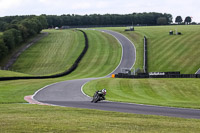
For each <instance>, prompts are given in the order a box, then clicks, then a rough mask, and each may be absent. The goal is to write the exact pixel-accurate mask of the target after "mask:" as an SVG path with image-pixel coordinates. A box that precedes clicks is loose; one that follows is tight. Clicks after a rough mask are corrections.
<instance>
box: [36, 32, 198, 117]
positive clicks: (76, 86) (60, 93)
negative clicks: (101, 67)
mask: <svg viewBox="0 0 200 133" xmlns="http://www.w3.org/2000/svg"><path fill="white" fill-rule="evenodd" d="M101 31H102V32H105V33H108V34H111V35H112V36H114V37H115V38H116V39H117V40H118V41H119V42H120V44H121V45H122V50H123V52H122V55H123V56H122V58H121V62H120V64H119V66H118V67H117V68H116V69H115V70H114V71H113V72H112V73H110V74H109V75H107V76H105V77H103V78H107V77H110V76H111V75H112V74H115V73H118V72H120V71H121V68H131V67H132V66H133V65H134V63H135V60H136V50H135V47H134V45H133V44H132V42H131V41H130V40H128V39H127V38H126V37H125V36H123V35H121V34H120V33H117V32H113V31H108V30H101ZM95 79H99V78H88V79H78V80H68V81H63V82H59V83H55V84H52V85H48V86H46V87H44V88H42V89H40V90H38V91H37V92H36V93H35V94H34V96H33V99H34V100H37V101H39V102H41V103H45V104H51V105H58V106H64V107H75V108H87V109H98V110H105V111H117V112H125V113H135V114H147V115H161V116H170V117H182V118H195V119H200V110H198V109H185V108H171V107H161V106H152V105H142V104H132V103H119V102H110V101H101V102H98V103H91V102H90V101H91V98H90V97H88V96H86V95H85V94H83V92H82V87H83V85H84V84H86V83H87V82H89V81H92V80H95Z"/></svg>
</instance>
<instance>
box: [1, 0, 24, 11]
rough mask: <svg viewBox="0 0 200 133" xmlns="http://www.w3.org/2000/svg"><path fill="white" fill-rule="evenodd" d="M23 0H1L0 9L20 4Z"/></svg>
mask: <svg viewBox="0 0 200 133" xmlns="http://www.w3.org/2000/svg"><path fill="white" fill-rule="evenodd" d="M22 1H23V0H10V1H9V0H0V10H4V9H8V8H12V7H16V6H19V5H20V4H21V3H22Z"/></svg>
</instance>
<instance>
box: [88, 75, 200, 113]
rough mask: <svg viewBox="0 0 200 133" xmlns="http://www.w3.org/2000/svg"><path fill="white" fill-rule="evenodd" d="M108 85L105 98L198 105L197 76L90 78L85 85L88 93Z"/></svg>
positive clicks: (154, 103)
mask: <svg viewBox="0 0 200 133" xmlns="http://www.w3.org/2000/svg"><path fill="white" fill-rule="evenodd" d="M102 88H106V89H107V95H106V98H107V100H110V101H118V102H129V103H139V104H149V105H160V106H170V107H185V108H198V109H200V99H199V97H200V79H113V78H105V79H99V80H95V81H91V82H89V83H87V84H86V85H85V86H84V92H85V93H86V94H88V95H90V96H92V95H93V93H94V92H95V91H96V90H101V89H102Z"/></svg>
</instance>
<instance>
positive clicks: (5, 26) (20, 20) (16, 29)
mask: <svg viewBox="0 0 200 133" xmlns="http://www.w3.org/2000/svg"><path fill="white" fill-rule="evenodd" d="M47 26H48V24H47V20H46V17H45V16H42V15H41V16H8V17H3V18H0V31H2V32H3V34H2V35H0V60H1V59H3V57H5V56H6V55H7V54H8V53H10V52H12V50H13V49H15V48H16V47H17V46H19V45H20V44H22V42H25V41H26V40H27V39H28V38H30V37H32V36H35V35H36V34H38V33H40V32H41V31H42V29H44V28H47Z"/></svg>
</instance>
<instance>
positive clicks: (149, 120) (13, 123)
mask: <svg viewBox="0 0 200 133" xmlns="http://www.w3.org/2000/svg"><path fill="white" fill-rule="evenodd" d="M0 112H1V113H0V131H1V132H10V133H12V132H13V133H17V132H34V133H35V132H59V133H61V132H70V133H71V132H76V133H77V132H81V133H82V132H92V133H93V132H99V133H100V132H101V133H102V132H115V133H122V132H124V133H125V132H134V133H135V132H136V133H137V132H154V133H160V132H198V131H199V130H200V120H194V119H182V118H170V117H161V116H151V115H137V114H127V113H118V112H108V111H98V110H88V109H76V108H66V107H53V106H40V105H27V104H26V105H25V104H12V106H10V105H9V104H3V105H0Z"/></svg>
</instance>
